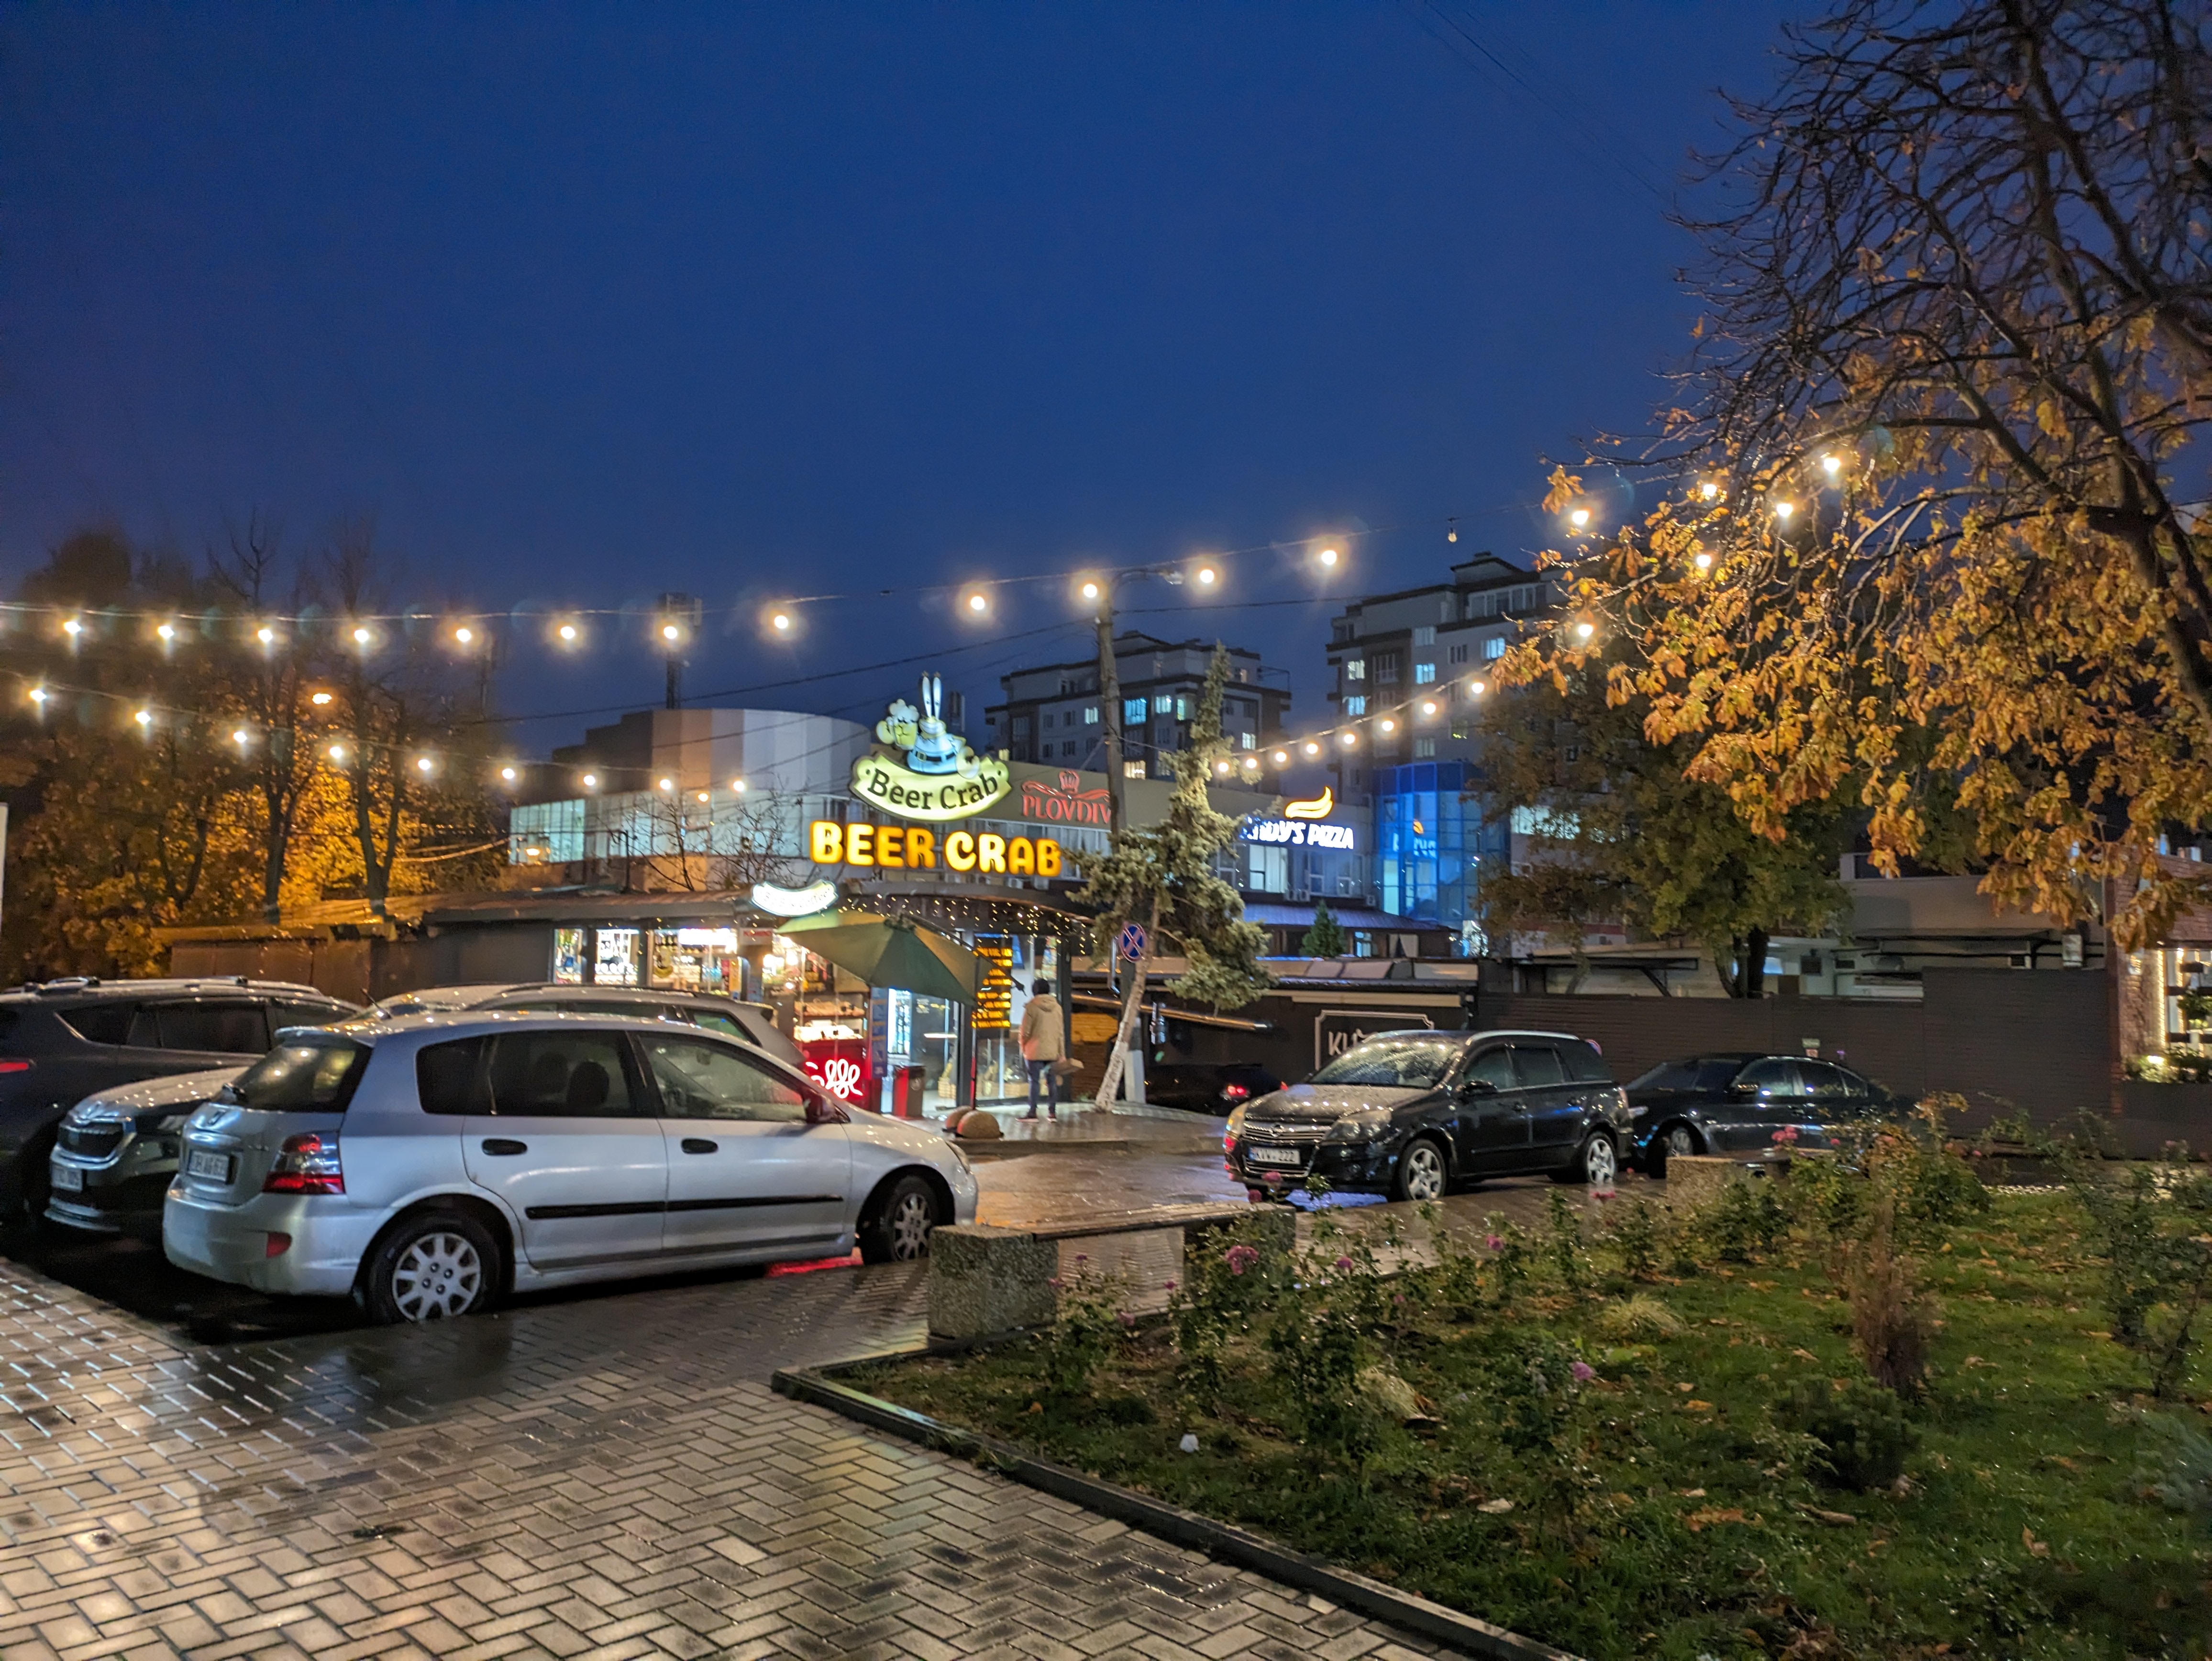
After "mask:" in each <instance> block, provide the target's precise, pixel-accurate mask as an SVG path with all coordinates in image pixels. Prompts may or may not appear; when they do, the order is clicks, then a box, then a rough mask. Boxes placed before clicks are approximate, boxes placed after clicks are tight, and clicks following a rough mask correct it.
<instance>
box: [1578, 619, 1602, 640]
mask: <svg viewBox="0 0 2212 1661" xmlns="http://www.w3.org/2000/svg"><path fill="white" fill-rule="evenodd" d="M1596 632H1597V625H1596V624H1592V623H1577V624H1575V637H1576V638H1577V639H1578V640H1588V639H1589V637H1590V636H1592V635H1594V634H1595V633H1596Z"/></svg>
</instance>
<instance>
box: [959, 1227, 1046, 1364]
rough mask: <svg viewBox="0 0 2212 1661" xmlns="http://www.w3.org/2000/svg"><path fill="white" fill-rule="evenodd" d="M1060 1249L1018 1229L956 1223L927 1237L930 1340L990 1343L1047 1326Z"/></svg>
mask: <svg viewBox="0 0 2212 1661" xmlns="http://www.w3.org/2000/svg"><path fill="white" fill-rule="evenodd" d="M1059 1273H1060V1246H1059V1244H1058V1243H1057V1242H1055V1241H1052V1240H1040V1239H1038V1238H1036V1235H1034V1234H1030V1233H1028V1232H1024V1231H1023V1230H1021V1229H1015V1228H991V1227H987V1226H984V1225H981V1224H977V1223H968V1224H956V1225H952V1226H947V1227H944V1228H939V1229H938V1230H936V1231H935V1232H933V1233H932V1234H931V1235H930V1237H929V1335H930V1336H931V1337H933V1338H945V1339H964V1338H987V1337H990V1336H992V1335H994V1334H996V1333H1001V1332H1011V1331H1012V1330H1013V1329H1015V1328H1017V1327H1035V1326H1048V1325H1050V1324H1051V1323H1052V1320H1053V1317H1054V1313H1055V1312H1056V1310H1057V1299H1056V1297H1055V1294H1054V1292H1053V1289H1052V1281H1053V1277H1054V1276H1055V1275H1058V1274H1059Z"/></svg>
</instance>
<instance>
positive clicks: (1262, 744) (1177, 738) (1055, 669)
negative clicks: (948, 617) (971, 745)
mask: <svg viewBox="0 0 2212 1661" xmlns="http://www.w3.org/2000/svg"><path fill="white" fill-rule="evenodd" d="M1212 656H1213V648H1212V646H1211V645H1210V644H1208V643H1207V642H1204V641H1199V640H1186V641H1181V642H1170V641H1164V640H1159V639H1156V638H1155V637H1154V636H1151V635H1146V634H1139V633H1138V632H1136V631H1135V630H1129V631H1127V632H1126V633H1123V634H1119V635H1116V636H1115V637H1114V672H1115V675H1116V676H1117V677H1118V678H1119V679H1120V681H1121V756H1122V770H1123V771H1124V772H1125V773H1126V774H1127V776H1129V777H1131V778H1137V779H1141V778H1162V779H1164V778H1166V777H1168V776H1170V772H1171V771H1172V769H1171V767H1170V764H1169V760H1168V757H1170V756H1171V755H1172V754H1174V752H1175V751H1178V750H1181V749H1183V748H1184V747H1186V746H1187V745H1188V744H1189V742H1190V723H1191V719H1192V717H1193V716H1194V715H1196V714H1197V713H1198V700H1199V694H1200V691H1203V690H1204V688H1205V685H1206V666H1207V664H1208V663H1209V662H1210V661H1211V660H1212ZM1229 660H1230V664H1231V668H1230V672H1229V690H1228V691H1227V693H1226V694H1225V696H1224V697H1223V698H1222V703H1221V730H1222V732H1223V733H1224V734H1225V736H1226V737H1227V738H1228V740H1229V743H1230V745H1231V748H1233V749H1236V750H1238V751H1258V750H1262V749H1265V748H1266V747H1267V745H1271V744H1275V743H1279V742H1280V741H1281V739H1282V738H1283V736H1284V727H1285V722H1286V721H1288V720H1289V718H1290V709H1291V684H1290V676H1289V674H1288V672H1285V671H1284V670H1281V669H1270V668H1268V667H1267V666H1265V665H1263V664H1262V663H1261V660H1260V654H1258V653H1257V652H1248V651H1245V650H1243V649H1242V648H1237V647H1231V648H1230V650H1229ZM1000 686H1002V687H1003V688H1004V689H1005V692H1006V697H1005V698H1004V700H1003V701H1002V702H1000V703H994V704H993V705H991V706H990V708H988V709H986V710H985V711H984V712H983V716H984V720H985V721H987V722H988V723H989V730H988V733H987V736H986V739H985V743H986V745H987V747H988V748H991V749H994V750H1003V751H1006V757H1007V759H1008V760H1010V761H1025V762H1036V763H1042V764H1053V765H1057V766H1061V767H1068V768H1073V769H1076V770H1087V771H1092V772H1097V771H1103V770H1104V768H1105V765H1106V737H1105V733H1106V729H1105V726H1104V724H1103V721H1102V720H1101V719H1100V710H1099V703H1098V660H1097V656H1096V655H1095V654H1094V655H1092V656H1089V657H1084V658H1079V659H1077V660H1074V661H1073V662H1069V663H1048V664H1045V665H1042V666H1040V667H1037V668H1035V669H1017V670H1016V671H1014V672H1013V673H1012V674H1010V675H1003V676H1001V677H1000Z"/></svg>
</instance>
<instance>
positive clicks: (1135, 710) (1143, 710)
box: [1121, 698, 1152, 777]
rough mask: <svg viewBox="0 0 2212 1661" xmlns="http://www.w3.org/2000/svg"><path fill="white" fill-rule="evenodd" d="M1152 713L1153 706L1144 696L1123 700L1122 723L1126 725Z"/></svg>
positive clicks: (1132, 724)
mask: <svg viewBox="0 0 2212 1661" xmlns="http://www.w3.org/2000/svg"><path fill="white" fill-rule="evenodd" d="M1151 714H1152V705H1151V704H1150V703H1147V702H1146V700H1145V699H1143V698H1123V699H1122V700H1121V724H1122V725H1123V726H1124V727H1133V726H1135V725H1136V724H1137V723H1138V722H1139V721H1142V720H1144V718H1145V717H1146V715H1151ZM1132 776H1133V777H1142V775H1141V774H1135V775H1132Z"/></svg>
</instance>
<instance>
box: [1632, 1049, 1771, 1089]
mask: <svg viewBox="0 0 2212 1661" xmlns="http://www.w3.org/2000/svg"><path fill="white" fill-rule="evenodd" d="M1742 1065H1743V1063H1742V1062H1731V1061H1714V1060H1712V1059H1711V1057H1705V1058H1703V1059H1700V1060H1698V1061H1689V1062H1660V1063H1659V1065H1658V1066H1656V1067H1655V1068H1652V1069H1651V1070H1650V1072H1649V1073H1645V1074H1639V1075H1638V1077H1636V1078H1634V1079H1632V1080H1630V1081H1629V1086H1628V1087H1629V1088H1630V1089H1631V1090H1707V1091H1711V1090H1726V1089H1727V1088H1728V1087H1729V1083H1730V1081H1731V1080H1734V1079H1735V1071H1736V1068H1739V1067H1741V1066H1742Z"/></svg>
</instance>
